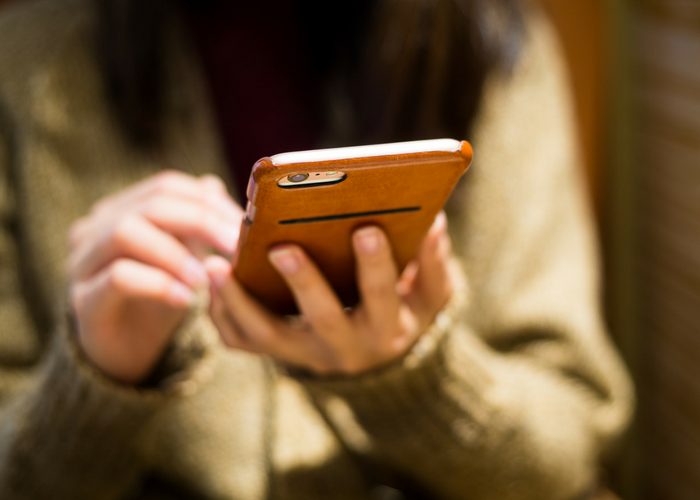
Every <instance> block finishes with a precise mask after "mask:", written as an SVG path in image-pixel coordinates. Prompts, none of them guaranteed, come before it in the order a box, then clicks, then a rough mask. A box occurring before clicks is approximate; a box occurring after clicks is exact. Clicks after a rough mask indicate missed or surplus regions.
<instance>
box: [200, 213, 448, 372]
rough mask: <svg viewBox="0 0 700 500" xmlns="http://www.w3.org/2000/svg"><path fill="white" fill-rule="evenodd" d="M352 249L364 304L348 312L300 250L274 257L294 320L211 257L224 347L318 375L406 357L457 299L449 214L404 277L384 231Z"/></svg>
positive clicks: (374, 231) (370, 231)
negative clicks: (280, 313) (257, 297)
mask: <svg viewBox="0 0 700 500" xmlns="http://www.w3.org/2000/svg"><path fill="white" fill-rule="evenodd" d="M353 247H354V251H355V254H356V260H357V283H358V287H359V290H360V295H361V302H360V305H359V306H358V307H357V308H355V309H354V310H352V311H351V312H347V311H346V310H344V308H343V306H342V304H341V303H340V302H339V300H338V298H337V297H336V295H335V293H334V292H333V290H332V289H331V288H330V286H329V285H328V283H327V282H326V280H325V278H324V277H323V276H322V275H321V273H320V272H319V270H318V268H317V267H316V266H315V265H314V263H313V262H312V261H311V260H310V259H309V258H308V257H307V256H306V254H305V253H304V251H303V250H302V249H301V248H299V247H297V246H293V245H285V246H282V247H277V248H275V249H273V250H272V251H271V252H270V255H269V258H270V261H271V262H272V264H273V265H274V266H275V267H276V269H277V270H278V271H279V272H280V274H281V275H282V276H283V277H284V279H285V281H286V282H287V284H288V285H289V287H290V289H291V291H292V293H293V294H294V297H295V298H296V301H297V305H298V306H299V310H300V311H301V313H302V316H301V318H300V320H299V321H291V322H290V321H289V320H288V319H286V318H282V317H279V316H276V315H274V314H273V313H271V312H270V311H268V310H266V309H265V308H264V307H263V306H262V305H260V304H259V303H258V302H257V301H256V300H254V299H253V298H252V297H251V296H250V295H249V294H248V293H246V291H245V290H244V289H243V288H242V287H241V285H240V284H239V283H238V282H236V281H235V279H232V278H231V269H230V265H229V264H228V262H226V261H225V260H224V259H221V258H218V257H210V258H209V259H208V260H207V261H206V264H207V270H208V272H209V276H210V278H211V281H212V283H213V287H212V303H211V315H212V318H213V320H214V323H215V324H216V325H217V327H218V329H219V332H220V333H221V336H222V338H223V340H224V342H225V343H226V344H227V345H229V346H230V347H234V348H238V349H243V350H247V351H252V352H258V353H265V354H268V355H270V356H272V357H273V358H275V359H276V360H278V361H279V362H281V363H283V364H287V365H291V366H295V367H299V368H303V369H306V370H310V371H312V372H314V373H317V374H321V375H328V374H358V373H361V372H364V371H367V370H370V369H372V368H376V367H379V366H381V365H384V364H387V363H389V362H391V361H392V360H394V359H397V358H398V357H400V356H401V355H403V354H404V353H405V352H406V351H407V350H408V349H409V348H410V347H411V346H412V345H413V344H414V342H415V341H416V340H417V339H418V337H419V336H420V335H421V333H423V332H424V331H425V330H426V329H427V328H428V326H429V325H430V323H431V322H432V321H433V319H434V318H435V316H436V314H437V313H438V312H439V311H440V309H441V308H442V307H444V305H445V304H446V303H447V301H448V300H449V298H450V296H451V294H452V282H451V280H450V276H449V270H448V260H449V255H450V241H449V237H448V236H447V232H446V220H445V216H444V214H440V216H438V218H437V219H436V221H435V223H434V224H433V227H432V228H431V230H430V231H429V233H428V235H427V236H426V238H425V240H424V242H423V244H422V247H421V250H420V253H419V256H418V257H417V259H416V261H415V262H414V263H412V265H409V266H408V268H407V269H406V271H405V272H404V273H403V275H402V276H401V277H399V276H398V273H397V269H396V265H395V263H394V260H393V257H392V252H391V248H390V245H389V242H388V240H387V238H386V236H385V235H384V233H383V232H382V231H381V230H380V229H379V228H377V227H365V228H361V229H359V230H357V231H356V232H355V234H354V235H353Z"/></svg>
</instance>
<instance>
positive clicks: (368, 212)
mask: <svg viewBox="0 0 700 500" xmlns="http://www.w3.org/2000/svg"><path fill="white" fill-rule="evenodd" d="M471 158H472V148H471V146H470V145H469V143H468V142H466V141H462V142H461V143H458V149H457V150H455V151H449V152H447V151H422V152H417V153H407V154H398V155H385V156H371V157H362V158H346V159H338V160H332V161H314V162H308V163H294V164H288V165H283V166H278V165H275V164H274V162H273V159H272V158H269V157H266V158H263V159H261V160H259V161H258V162H257V163H256V164H255V166H254V168H253V172H252V174H251V177H250V182H249V184H248V191H247V195H248V200H249V201H248V206H247V209H246V216H245V220H244V222H243V225H242V229H241V236H240V241H239V247H238V250H237V252H236V254H235V255H234V261H233V266H234V271H233V272H234V275H235V277H236V278H237V279H238V280H239V282H240V283H242V284H243V286H244V287H245V288H246V289H247V290H248V291H249V292H250V293H251V294H252V295H253V296H254V297H256V298H257V299H258V300H260V301H261V302H262V303H263V304H264V305H266V306H267V307H269V308H270V309H272V310H273V311H276V312H278V313H281V314H292V313H295V312H296V305H295V303H294V299H293V297H292V295H291V293H290V292H289V289H288V288H287V286H286V284H285V283H284V281H283V280H282V278H281V277H280V276H279V274H278V273H277V271H276V270H275V269H274V268H273V267H272V266H271V264H270V263H269V261H268V257H267V253H268V250H269V249H270V248H271V247H272V246H274V245H276V244H280V243H296V244H298V245H300V246H301V247H302V248H304V250H305V251H306V252H307V253H308V254H309V255H310V257H311V258H312V259H313V260H314V261H315V262H316V264H317V265H318V267H319V268H320V269H321V271H322V272H323V274H324V275H325V276H326V278H327V279H328V281H329V282H330V284H331V285H332V287H333V288H334V290H335V291H336V293H337V294H338V296H339V297H340V299H341V300H342V301H343V303H344V304H345V305H346V306H353V305H355V304H356V303H357V300H358V294H357V289H356V286H355V263H354V254H353V250H352V243H351V234H352V232H353V230H355V229H356V228H358V227H359V226H363V225H368V224H376V225H378V226H380V227H381V228H382V229H383V230H384V231H385V232H386V234H387V236H388V238H389V241H390V242H391V245H392V248H393V252H394V257H395V259H396V262H397V265H398V266H399V269H403V268H404V267H405V265H406V264H407V263H408V262H409V261H410V260H411V259H413V258H414V257H415V255H416V253H417V250H418V248H419V245H420V243H421V241H422V239H423V238H424V236H425V234H426V233H427V231H428V229H429V228H430V226H431V224H432V222H433V220H434V218H435V216H436V215H437V214H438V212H439V211H440V210H441V208H442V207H443V205H444V204H445V202H446V201H447V198H448V197H449V195H450V193H451V192H452V190H453V188H454V186H455V185H456V183H457V181H458V180H459V178H460V177H461V176H462V174H464V173H465V172H466V171H467V169H468V168H469V164H470V162H471ZM327 171H342V172H343V173H345V174H346V177H345V179H344V180H343V181H342V182H339V183H337V184H330V185H321V186H313V187H299V188H294V189H288V188H282V187H280V186H279V185H278V181H279V180H280V179H281V178H285V177H286V176H288V175H289V174H290V173H295V172H306V173H309V174H310V175H313V173H315V172H327Z"/></svg>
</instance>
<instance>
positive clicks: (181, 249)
mask: <svg viewBox="0 0 700 500" xmlns="http://www.w3.org/2000/svg"><path fill="white" fill-rule="evenodd" d="M120 257H127V258H130V259H134V260H138V261H140V262H142V263H144V264H147V265H150V266H153V267H156V268H158V269H161V270H163V271H165V272H168V273H170V274H172V275H173V276H174V277H176V278H178V279H179V280H181V281H182V282H184V283H186V284H187V285H189V286H192V287H196V286H199V285H203V284H205V283H206V282H207V281H208V278H207V274H206V271H205V270H204V267H203V266H202V264H201V263H200V262H199V261H198V260H197V259H196V258H194V256H192V254H191V253H190V252H189V251H188V250H187V248H186V247H185V246H184V245H183V244H182V243H181V242H179V241H178V240H177V239H176V238H174V237H173V236H171V235H170V234H168V233H166V232H164V231H162V230H160V229H158V228H157V227H155V226H153V225H152V224H151V223H150V222H148V221H147V220H145V219H144V218H143V217H140V216H129V217H125V218H124V219H122V221H121V223H120V224H119V225H118V226H117V227H115V228H114V229H112V230H111V231H108V232H106V233H105V234H103V235H102V236H101V237H100V238H99V239H98V240H97V242H96V243H92V242H89V243H86V244H84V245H83V246H82V247H81V248H79V249H78V250H76V251H75V252H74V253H73V254H72V255H71V257H70V263H69V266H70V272H71V275H72V277H73V279H74V280H81V279H85V278H87V277H89V276H91V275H92V274H94V273H97V272H98V271H99V269H100V268H102V267H104V266H105V265H107V263H108V262H110V261H112V260H115V259H117V258H120Z"/></svg>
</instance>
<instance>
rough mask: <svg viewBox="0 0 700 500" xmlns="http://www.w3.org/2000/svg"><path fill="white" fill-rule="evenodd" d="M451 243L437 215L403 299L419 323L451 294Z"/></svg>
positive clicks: (442, 217)
mask: <svg viewBox="0 0 700 500" xmlns="http://www.w3.org/2000/svg"><path fill="white" fill-rule="evenodd" d="M450 254H451V243H450V239H449V236H448V235H447V222H446V218H445V217H444V214H443V215H441V216H438V217H437V218H436V220H435V223H434V224H433V226H432V227H431V228H430V231H429V232H428V235H427V236H426V238H425V239H424V241H423V243H422V245H421V248H420V251H419V254H418V258H417V262H418V271H417V273H416V278H415V280H414V285H413V289H412V290H411V292H410V294H409V295H408V297H407V298H406V302H407V303H408V305H409V307H410V308H411V309H412V310H413V311H414V313H415V314H416V315H417V316H418V317H419V318H421V321H422V323H429V322H430V321H432V319H433V318H434V316H435V314H437V313H438V312H439V311H440V309H442V308H443V307H444V306H445V304H446V303H447V301H448V300H449V298H450V296H451V294H452V280H451V278H450V268H449V259H450Z"/></svg>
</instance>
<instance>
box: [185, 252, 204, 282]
mask: <svg viewBox="0 0 700 500" xmlns="http://www.w3.org/2000/svg"><path fill="white" fill-rule="evenodd" d="M185 279H186V280H187V283H188V284H190V285H193V286H197V285H203V284H205V283H206V282H207V281H208V277H207V271H206V270H205V269H204V266H203V265H202V264H201V263H200V262H199V261H198V260H197V259H195V258H194V257H190V258H188V259H187V261H186V262H185Z"/></svg>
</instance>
